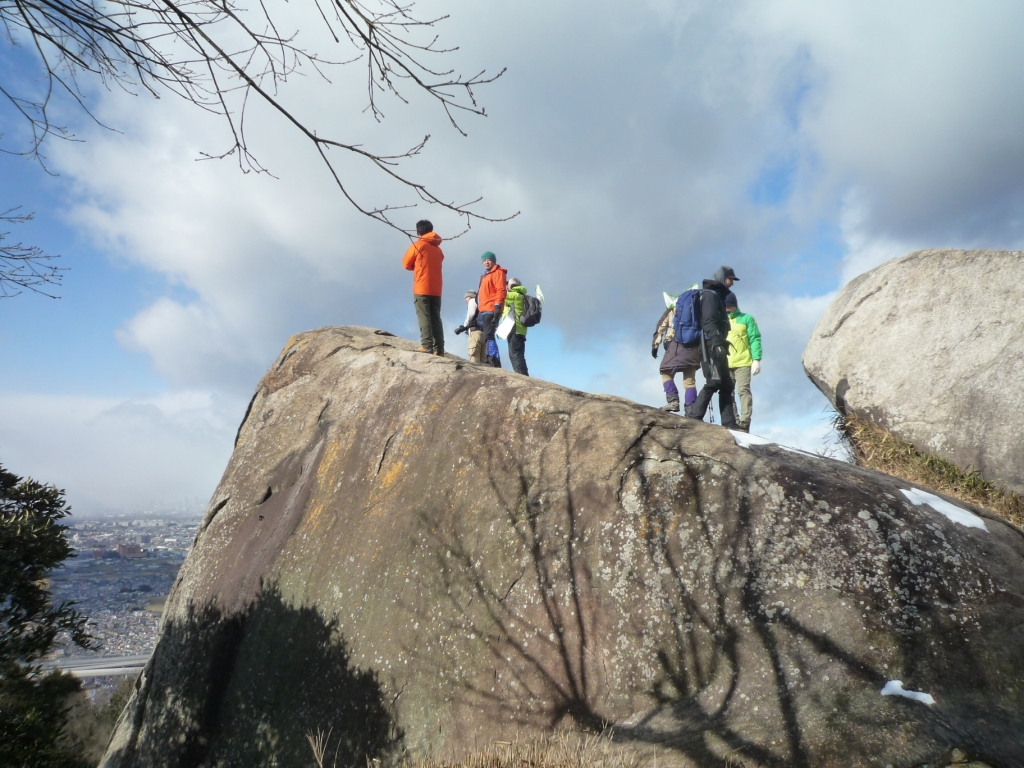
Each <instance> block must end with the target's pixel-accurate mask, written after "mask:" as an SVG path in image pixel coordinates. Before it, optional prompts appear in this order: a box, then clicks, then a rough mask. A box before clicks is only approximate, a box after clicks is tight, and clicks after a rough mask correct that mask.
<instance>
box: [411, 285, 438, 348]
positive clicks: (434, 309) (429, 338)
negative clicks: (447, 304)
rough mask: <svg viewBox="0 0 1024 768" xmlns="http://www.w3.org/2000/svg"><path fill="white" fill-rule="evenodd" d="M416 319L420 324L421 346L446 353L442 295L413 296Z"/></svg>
mask: <svg viewBox="0 0 1024 768" xmlns="http://www.w3.org/2000/svg"><path fill="white" fill-rule="evenodd" d="M412 303H413V304H414V305H415V307H416V320H417V321H419V324H420V346H421V347H423V348H424V349H425V350H427V352H436V353H437V354H439V355H443V354H444V326H443V325H441V297H440V296H413V297H412Z"/></svg>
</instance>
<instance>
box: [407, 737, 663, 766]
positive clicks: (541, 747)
mask: <svg viewBox="0 0 1024 768" xmlns="http://www.w3.org/2000/svg"><path fill="white" fill-rule="evenodd" d="M642 764H645V763H643V762H642V761H641V758H640V756H639V755H638V754H637V753H636V752H632V751H629V750H623V749H622V748H620V747H618V746H617V745H615V743H614V742H612V741H611V740H610V739H608V738H605V737H602V736H596V735H587V734H574V733H561V734H556V735H554V736H552V737H551V738H549V739H535V740H530V741H522V742H520V741H511V742H509V741H506V742H502V741H499V742H495V743H494V744H491V745H490V746H488V747H485V748H483V749H481V750H478V751H476V752H473V753H472V754H470V755H467V756H465V757H463V758H461V759H459V760H453V759H443V758H429V759H426V760H422V761H415V762H412V761H410V762H406V763H404V764H403V766H402V768H637V767H638V766H640V765H642ZM647 764H649V763H647Z"/></svg>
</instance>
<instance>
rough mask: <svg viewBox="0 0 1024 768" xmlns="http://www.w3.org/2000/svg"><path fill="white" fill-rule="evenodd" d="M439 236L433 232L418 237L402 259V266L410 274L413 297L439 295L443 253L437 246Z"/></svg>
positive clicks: (439, 241)
mask: <svg viewBox="0 0 1024 768" xmlns="http://www.w3.org/2000/svg"><path fill="white" fill-rule="evenodd" d="M440 244H441V236H440V235H438V234H437V233H435V232H427V234H425V235H420V239H419V240H417V241H416V242H415V243H413V244H412V245H410V246H409V250H407V251H406V252H405V256H403V257H402V266H403V267H405V268H406V269H408V270H409V271H410V272H412V295H413V296H440V295H441V262H442V261H444V253H442V252H441V249H440V248H438V246H439V245H440Z"/></svg>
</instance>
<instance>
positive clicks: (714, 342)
mask: <svg viewBox="0 0 1024 768" xmlns="http://www.w3.org/2000/svg"><path fill="white" fill-rule="evenodd" d="M737 280H739V278H738V277H736V273H735V272H734V271H733V269H732V267H725V266H723V267H719V268H718V269H717V270H715V274H714V275H712V277H711V279H710V280H705V281H704V283H703V286H702V290H701V292H700V317H701V330H702V333H701V370H702V371H703V373H704V386H703V387H702V388H701V390H700V394H698V395H697V402H695V403H694V404H693V409H692V410H691V412H690V418H692V419H701V420H703V418H704V414H705V413H707V410H708V406H709V405H711V398H712V397H713V396H714V394H715V392H717V393H718V411H719V414H720V415H721V419H722V426H723V427H727V428H729V429H736V406H735V404H734V403H733V400H732V396H733V384H732V377H731V376H729V329H730V323H729V314H728V313H727V312H726V311H725V297H726V296H727V295H728V294H729V289H730V288H732V285H733V283H734V282H735V281H737Z"/></svg>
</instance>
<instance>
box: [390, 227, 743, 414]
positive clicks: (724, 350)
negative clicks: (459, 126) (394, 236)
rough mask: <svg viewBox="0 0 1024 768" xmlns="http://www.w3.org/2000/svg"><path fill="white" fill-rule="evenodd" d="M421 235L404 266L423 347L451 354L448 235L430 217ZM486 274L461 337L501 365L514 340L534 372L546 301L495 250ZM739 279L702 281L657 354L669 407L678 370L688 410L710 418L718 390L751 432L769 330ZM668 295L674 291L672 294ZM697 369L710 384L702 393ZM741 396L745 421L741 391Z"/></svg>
mask: <svg viewBox="0 0 1024 768" xmlns="http://www.w3.org/2000/svg"><path fill="white" fill-rule="evenodd" d="M416 234H417V235H418V239H417V240H416V241H415V242H413V244H412V245H410V246H409V249H408V250H407V251H406V252H405V256H404V257H403V258H402V265H403V266H404V267H405V268H406V269H408V270H410V271H411V272H412V273H413V288H412V292H413V304H414V305H415V307H416V318H417V320H418V322H419V326H420V348H419V351H420V352H426V353H428V354H434V355H441V356H443V355H444V328H443V326H442V325H441V286H442V279H441V263H442V262H443V261H444V253H443V252H442V251H441V247H440V246H441V237H440V236H439V235H438V234H437V233H436V232H434V225H433V224H431V223H430V222H429V221H427V220H426V219H424V220H422V221H418V222H416ZM480 261H481V265H482V267H483V274H482V275H481V276H480V284H479V285H478V286H477V289H476V290H475V291H466V294H465V302H466V319H465V321H464V322H463V323H462V325H460V326H459V327H458V328H456V329H455V334H456V335H459V334H462V333H468V340H469V359H470V360H471V361H472V362H474V363H483V364H486V365H491V366H494V367H496V368H500V367H501V355H500V353H499V351H498V341H497V340H498V339H499V338H503V339H505V340H506V341H507V343H508V357H509V360H510V362H511V363H512V370H514V371H515V372H516V373H519V374H522V375H523V376H529V375H530V374H529V370H528V368H527V366H526V332H527V330H528V329H529V327H530V326H532V325H534V324H536V323H537V322H539V320H540V308H541V305H540V302H539V301H538V300H537V298H536V297H533V296H529V295H528V294H527V292H526V289H525V288H524V287H523V284H522V282H521V281H520V280H518V279H517V278H512V279H509V278H508V270H506V269H505V268H504V267H502V266H500V265H499V264H498V258H497V256H495V255H494V253H493V252H491V251H485V252H484V253H483V255H481V256H480ZM738 281H739V278H738V277H736V272H735V271H734V270H733V269H732V267H726V266H722V267H719V268H718V270H717V271H716V272H715V274H714V275H713V276H712V277H711V278H710V279H708V280H704V282H703V284H702V286H699V287H698V286H697V285H694V286H693V287H692V288H690V289H689V290H687V291H684V292H683V293H682V294H681V295H679V296H678V297H675V299H674V301H671V302H669V301H668V300H667V302H666V303H668V308H667V309H666V310H665V312H664V314H663V315H662V316H661V318H660V319H659V321H658V325H657V327H656V328H655V330H654V338H653V340H652V343H651V355H652V356H653V357H654V358H655V359H657V357H658V348H659V347H663V348H664V350H665V354H664V357H663V358H662V360H661V365H660V367H659V369H660V372H661V380H662V386H663V387H664V390H665V398H666V400H667V403H666V404H665V405H663V406H662V409H663V410H666V411H671V412H673V413H678V412H679V410H680V398H679V388H678V387H677V386H676V382H675V377H676V374H677V373H682V375H683V390H684V392H683V406H684V407H683V415H684V416H686V417H688V418H691V419H698V420H703V419H704V416H705V415H706V414H707V412H708V408H709V407H711V401H712V398H713V397H714V395H715V393H718V411H719V414H720V418H721V423H722V426H724V427H728V428H730V429H739V430H743V431H744V432H748V431H750V418H751V415H752V414H753V396H752V395H751V391H750V379H751V377H752V376H756V375H757V374H758V373H760V371H761V333H760V331H759V330H758V328H757V323H756V322H755V321H754V318H753V317H751V316H750V315H748V314H746V313H743V312H741V311H740V309H739V302H738V301H737V299H736V294H735V293H733V291H732V287H733V285H734V284H735V283H736V282H738ZM667 296H668V295H667V294H666V297H667ZM697 371H701V373H702V374H703V376H704V386H703V387H702V388H701V390H700V392H699V393H698V392H697ZM735 395H738V396H739V401H740V409H739V418H737V414H736V404H735V402H734V396H735Z"/></svg>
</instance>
